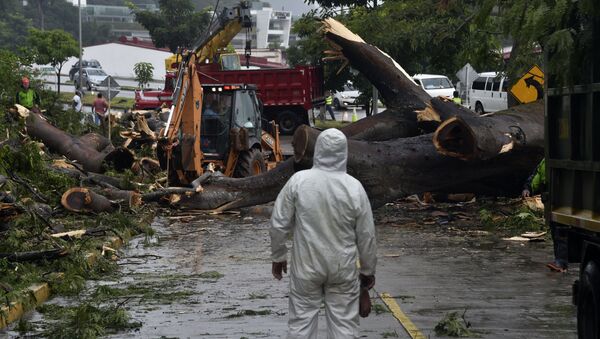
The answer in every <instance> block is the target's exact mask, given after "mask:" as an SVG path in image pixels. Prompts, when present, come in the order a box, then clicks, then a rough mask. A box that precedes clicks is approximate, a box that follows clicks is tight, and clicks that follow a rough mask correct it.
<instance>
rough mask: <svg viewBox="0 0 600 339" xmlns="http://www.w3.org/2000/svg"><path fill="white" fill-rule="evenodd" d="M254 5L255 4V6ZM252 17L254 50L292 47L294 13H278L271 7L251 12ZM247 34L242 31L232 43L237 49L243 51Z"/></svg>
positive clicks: (251, 34) (251, 37)
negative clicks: (291, 32)
mask: <svg viewBox="0 0 600 339" xmlns="http://www.w3.org/2000/svg"><path fill="white" fill-rule="evenodd" d="M253 5H254V4H253ZM250 14H251V15H252V26H253V28H252V31H251V32H250V39H251V40H252V48H259V49H263V48H276V47H285V48H288V47H289V45H290V29H291V28H292V12H288V11H276V10H274V9H273V8H270V7H263V8H257V9H255V8H254V7H253V8H252V9H251V10H250ZM245 41H246V32H245V30H242V32H240V33H239V34H238V35H236V36H235V37H234V38H233V41H232V42H231V43H232V44H233V46H234V47H235V48H238V49H243V48H244V47H245V44H246V42H245Z"/></svg>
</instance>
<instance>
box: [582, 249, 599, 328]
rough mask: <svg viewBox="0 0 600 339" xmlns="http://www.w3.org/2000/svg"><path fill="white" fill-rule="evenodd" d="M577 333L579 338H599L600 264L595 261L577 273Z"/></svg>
mask: <svg viewBox="0 0 600 339" xmlns="http://www.w3.org/2000/svg"><path fill="white" fill-rule="evenodd" d="M577 333H578V336H579V339H599V338H600V265H598V263H597V262H595V261H590V262H588V263H587V265H585V268H584V269H583V271H581V273H580V275H579V291H578V300H577Z"/></svg>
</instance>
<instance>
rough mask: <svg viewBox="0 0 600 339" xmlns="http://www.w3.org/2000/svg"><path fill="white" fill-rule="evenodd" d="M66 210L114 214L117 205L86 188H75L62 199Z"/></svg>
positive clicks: (68, 191)
mask: <svg viewBox="0 0 600 339" xmlns="http://www.w3.org/2000/svg"><path fill="white" fill-rule="evenodd" d="M60 202H61V204H62V205H63V207H64V208H66V209H67V210H69V211H71V212H77V213H79V212H86V213H87V212H95V213H100V212H113V211H114V210H115V207H116V206H115V204H113V203H112V202H111V201H110V200H108V199H107V198H106V197H104V196H102V195H100V194H97V193H96V192H94V191H92V190H90V189H88V188H85V187H73V188H71V189H69V190H67V191H66V192H65V193H63V195H62V198H61V199H60Z"/></svg>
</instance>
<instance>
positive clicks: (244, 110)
mask: <svg viewBox="0 0 600 339" xmlns="http://www.w3.org/2000/svg"><path fill="white" fill-rule="evenodd" d="M255 105H256V101H254V99H253V98H252V97H251V96H250V95H249V93H248V91H239V92H238V95H237V96H236V102H235V112H234V115H235V118H234V119H235V125H236V126H237V127H245V128H247V129H250V130H251V129H253V128H255V127H256V126H257V122H256V118H257V116H256V114H255V112H256V106H255ZM250 125H251V126H252V127H250Z"/></svg>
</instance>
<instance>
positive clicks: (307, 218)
mask: <svg viewBox="0 0 600 339" xmlns="http://www.w3.org/2000/svg"><path fill="white" fill-rule="evenodd" d="M347 158H348V146H347V141H346V136H345V135H344V134H343V133H342V132H341V131H339V130H337V129H328V130H326V131H324V132H322V133H321V134H320V135H319V136H318V138H317V142H316V145H315V154H314V158H313V159H314V160H313V167H312V169H310V170H306V171H300V172H298V173H296V174H294V175H293V176H292V177H291V178H290V180H288V182H287V183H286V185H285V186H284V187H283V189H282V190H281V192H280V193H279V195H278V196H277V200H276V201H275V207H274V209H273V215H272V216H271V231H270V233H271V249H272V257H271V259H272V261H273V262H282V261H285V260H287V248H286V245H285V243H286V240H287V239H288V236H289V233H290V232H293V247H292V257H291V265H290V295H289V332H288V338H317V328H318V327H317V321H318V312H319V307H320V306H321V303H322V302H323V301H324V302H325V315H326V318H327V327H328V338H358V305H359V303H358V298H359V290H360V286H359V281H358V268H357V259H360V273H362V274H364V275H375V265H376V263H377V257H376V244H375V227H374V225H373V215H372V212H371V204H370V203H369V199H368V197H367V194H366V192H365V190H364V188H363V187H362V185H361V184H360V182H359V181H358V180H356V179H354V178H353V177H351V176H350V175H348V174H347V173H346V162H347Z"/></svg>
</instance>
